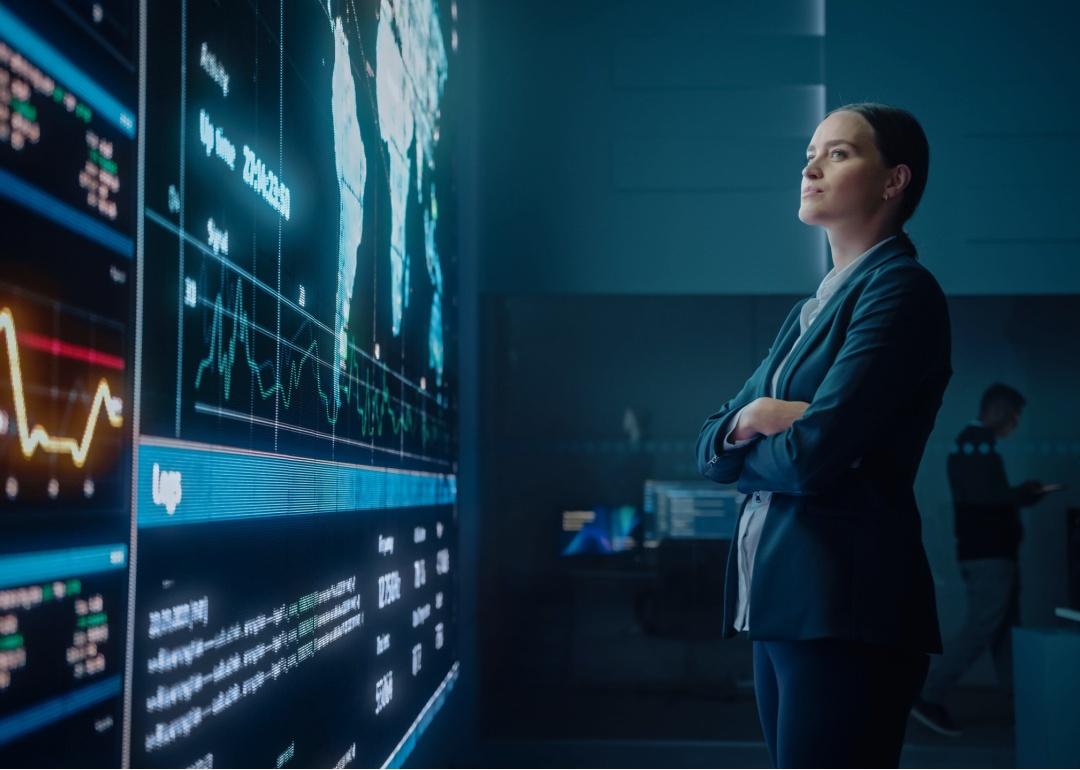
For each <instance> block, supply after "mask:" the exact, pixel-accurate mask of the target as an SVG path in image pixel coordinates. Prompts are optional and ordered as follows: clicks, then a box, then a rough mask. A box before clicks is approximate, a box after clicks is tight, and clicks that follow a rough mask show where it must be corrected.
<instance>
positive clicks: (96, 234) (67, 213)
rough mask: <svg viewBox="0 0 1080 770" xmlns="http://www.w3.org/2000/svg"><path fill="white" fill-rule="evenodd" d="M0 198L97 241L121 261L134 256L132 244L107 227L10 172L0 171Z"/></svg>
mask: <svg viewBox="0 0 1080 770" xmlns="http://www.w3.org/2000/svg"><path fill="white" fill-rule="evenodd" d="M0 198H7V199H8V200H9V201H11V202H12V203H18V204H21V205H23V206H26V207H27V208H28V209H31V210H33V211H36V212H37V213H39V214H41V215H42V216H43V217H45V218H47V219H51V220H52V221H53V222H56V223H57V224H58V225H62V226H64V227H66V228H68V229H69V230H73V231H74V232H76V233H78V234H79V235H84V236H86V237H87V238H89V239H90V240H92V241H97V242H98V243H100V244H101V245H102V246H104V247H105V248H107V249H112V250H113V251H115V252H116V253H117V254H119V255H120V256H122V257H126V258H128V259H131V256H132V255H133V254H134V253H135V242H134V241H133V240H131V238H128V237H127V236H125V235H121V234H120V233H118V232H117V231H116V230H113V229H112V228H111V227H107V226H105V225H103V224H101V222H99V221H97V220H96V219H94V218H93V217H91V216H90V215H89V214H84V213H83V212H81V211H79V210H78V209H74V208H72V207H71V206H69V205H68V204H66V203H64V202H63V201H62V200H60V199H58V198H54V197H53V196H52V195H50V194H49V193H47V192H45V191H44V190H42V189H40V188H38V187H37V186H35V185H32V184H30V183H29V182H26V181H23V180H22V179H20V178H19V177H17V176H15V175H14V174H12V173H11V172H10V171H5V170H4V169H2V168H0Z"/></svg>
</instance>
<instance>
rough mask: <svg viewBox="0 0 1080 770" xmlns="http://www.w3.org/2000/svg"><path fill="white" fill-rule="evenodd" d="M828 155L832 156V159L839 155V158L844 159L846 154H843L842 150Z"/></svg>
mask: <svg viewBox="0 0 1080 770" xmlns="http://www.w3.org/2000/svg"><path fill="white" fill-rule="evenodd" d="M830 154H831V155H832V156H834V157H835V156H837V155H839V156H840V157H841V158H846V157H847V153H846V152H844V151H843V150H833V151H832V152H831V153H830Z"/></svg>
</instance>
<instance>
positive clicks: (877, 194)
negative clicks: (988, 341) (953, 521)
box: [697, 103, 952, 767]
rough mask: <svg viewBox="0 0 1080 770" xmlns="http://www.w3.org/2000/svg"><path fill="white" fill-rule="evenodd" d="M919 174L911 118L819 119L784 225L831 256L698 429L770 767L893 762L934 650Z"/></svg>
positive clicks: (729, 624) (932, 328)
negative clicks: (793, 220)
mask: <svg viewBox="0 0 1080 770" xmlns="http://www.w3.org/2000/svg"><path fill="white" fill-rule="evenodd" d="M928 168H929V147H928V145H927V141H926V136H925V134H924V133H923V131H922V128H921V127H920V126H919V123H918V121H916V120H915V118H914V117H913V116H912V115H910V114H909V113H907V112H905V111H903V110H900V109H896V108H893V107H888V106H885V105H880V104H867V103H861V104H852V105H848V106H846V107H841V108H840V109H838V110H834V111H833V112H831V113H829V115H827V116H826V118H825V119H824V120H823V121H822V122H821V124H820V125H819V126H818V127H817V130H816V131H815V132H814V136H813V138H812V139H811V140H810V145H809V147H808V148H807V162H806V167H805V168H804V169H803V172H802V199H801V205H800V207H799V219H801V220H802V221H803V222H804V223H806V224H808V225H817V226H819V227H823V228H825V231H826V232H827V234H828V237H829V245H830V247H831V251H832V258H833V265H834V266H833V269H832V270H831V271H830V272H829V274H828V275H827V276H826V277H825V279H824V280H823V281H822V283H821V286H820V287H819V288H818V290H817V293H816V294H815V296H813V297H810V298H808V299H805V300H802V301H800V302H799V303H797V304H796V305H795V307H794V308H793V309H792V310H791V312H790V313H789V314H788V317H787V320H786V321H784V324H783V325H782V326H781V328H780V333H779V334H778V335H777V337H776V341H775V342H774V343H773V346H772V348H771V349H770V350H769V354H768V355H767V356H766V357H765V360H764V361H762V362H761V365H760V366H758V369H757V371H756V372H754V374H753V375H752V376H751V377H750V379H749V380H747V382H746V384H745V385H744V386H743V388H742V390H741V391H739V393H738V394H737V395H736V396H735V397H734V398H732V399H731V400H730V401H728V402H727V403H725V404H724V405H723V406H722V407H720V409H719V410H717V412H716V413H715V414H713V415H712V416H711V417H709V418H708V420H706V421H705V425H704V427H703V428H702V430H701V435H700V436H699V438H698V445H697V455H698V465H699V468H700V470H701V473H702V474H703V475H704V476H706V477H707V478H709V479H712V480H713V481H717V482H720V483H725V484H730V483H735V484H736V485H737V486H738V489H739V490H740V491H742V492H745V493H747V495H748V497H747V501H746V504H745V505H744V506H743V510H742V513H741V515H740V517H739V524H738V531H737V536H736V539H735V540H734V541H733V543H732V548H731V554H730V557H729V559H728V568H727V579H726V584H725V586H726V587H725V597H724V598H725V602H724V605H725V617H724V633H725V636H728V637H730V636H733V635H734V634H735V633H736V632H737V631H747V632H748V633H749V637H750V639H752V640H753V648H754V689H755V694H756V696H757V702H758V712H759V716H760V719H761V725H762V729H763V730H764V733H765V741H766V743H767V744H768V747H769V753H770V754H771V756H772V760H773V763H774V764H776V765H777V766H780V767H791V766H795V767H816V766H839V767H854V766H859V767H889V766H891V767H896V766H897V765H898V763H899V759H900V748H901V745H902V744H903V739H904V729H905V726H906V722H907V716H908V711H909V710H910V708H911V704H912V702H913V701H914V699H915V698H916V696H917V695H918V693H919V690H920V688H921V686H922V682H923V680H924V679H925V677H926V671H927V667H928V661H929V658H928V653H934V652H940V649H941V639H940V635H939V631H938V624H937V610H936V607H935V603H934V589H933V583H932V581H931V577H930V569H929V565H928V563H927V560H926V554H925V552H924V550H923V545H922V536H921V526H920V519H919V511H918V508H917V507H916V504H915V495H914V491H913V484H914V481H915V474H916V471H917V470H918V467H919V461H920V459H921V458H922V453H923V448H924V447H925V445H926V440H927V437H928V436H929V435H930V431H931V430H932V428H933V425H934V419H935V417H936V415H937V412H938V408H939V407H940V406H941V397H942V394H943V392H944V391H945V386H946V385H947V384H948V382H949V378H950V377H951V376H952V367H951V365H950V361H949V358H950V340H949V316H948V308H947V306H946V303H945V297H944V295H943V294H942V291H941V288H940V287H939V286H938V284H937V281H936V280H935V279H934V277H933V276H932V275H931V274H930V273H929V271H927V270H926V268H924V267H923V266H922V265H921V264H920V263H919V262H918V261H917V258H916V252H915V247H914V245H913V244H912V243H911V241H910V239H909V238H908V237H907V234H906V233H904V232H903V229H902V228H903V225H904V223H905V222H906V221H907V220H908V218H909V217H910V216H911V215H912V213H913V212H914V211H915V208H916V206H917V205H918V203H919V199H920V197H921V196H922V192H923V189H924V188H925V186H926V178H927V172H928Z"/></svg>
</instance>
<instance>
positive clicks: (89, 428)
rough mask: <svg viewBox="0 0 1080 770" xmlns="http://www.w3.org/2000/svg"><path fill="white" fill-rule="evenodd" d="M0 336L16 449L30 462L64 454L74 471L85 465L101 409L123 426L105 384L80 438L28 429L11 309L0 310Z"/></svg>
mask: <svg viewBox="0 0 1080 770" xmlns="http://www.w3.org/2000/svg"><path fill="white" fill-rule="evenodd" d="M0 333H2V335H3V340H4V345H5V347H6V348H7V362H8V368H9V372H10V377H11V393H12V399H13V401H14V409H15V427H16V433H17V435H18V438H19V448H20V450H21V451H22V454H23V456H24V457H25V458H27V459H30V458H32V457H33V456H34V453H35V452H37V451H38V450H39V449H40V450H41V451H42V452H44V453H46V454H66V455H69V456H70V457H71V462H72V463H73V464H74V465H75V467H76V468H81V467H83V465H85V464H86V459H87V455H88V454H89V452H90V448H91V446H92V445H93V442H94V434H95V432H96V429H97V425H98V422H99V418H100V417H101V414H102V410H103V409H104V415H105V419H106V421H107V422H108V424H109V425H110V426H111V427H113V428H120V427H121V426H122V425H123V424H124V418H123V403H122V401H121V400H120V399H119V398H117V397H115V396H114V395H113V394H112V391H111V389H110V387H109V383H108V381H107V380H106V379H105V378H104V377H102V378H101V380H99V382H98V384H97V388H96V389H95V391H94V395H93V398H92V400H91V404H90V414H89V415H88V416H87V418H86V425H85V427H84V428H83V431H82V435H81V436H52V435H50V434H49V432H48V430H46V429H45V427H44V426H43V425H41V424H36V425H34V427H33V428H31V427H30V420H29V418H28V416H27V408H26V388H25V386H24V384H23V374H22V362H21V359H20V355H19V345H18V336H19V335H18V333H17V332H16V329H15V317H14V315H13V314H12V312H11V309H10V308H8V307H4V308H3V309H0Z"/></svg>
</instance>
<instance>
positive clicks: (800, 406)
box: [732, 397, 810, 441]
mask: <svg viewBox="0 0 1080 770" xmlns="http://www.w3.org/2000/svg"><path fill="white" fill-rule="evenodd" d="M809 406H810V404H808V403H807V402H805V401H783V400H782V399H779V398H768V397H762V398H758V399H755V400H753V401H751V402H750V403H749V404H748V405H747V407H746V408H745V409H743V410H742V412H740V413H739V422H738V424H736V425H735V431H734V432H733V433H732V438H733V439H734V440H735V441H743V440H745V439H748V438H753V437H754V436H756V435H757V434H759V433H760V434H762V435H764V436H772V435H773V434H776V433H783V432H784V431H785V430H787V429H788V428H790V427H791V423H793V422H795V421H796V420H797V419H799V418H800V417H802V415H803V412H805V411H806V409H807V407H809Z"/></svg>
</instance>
